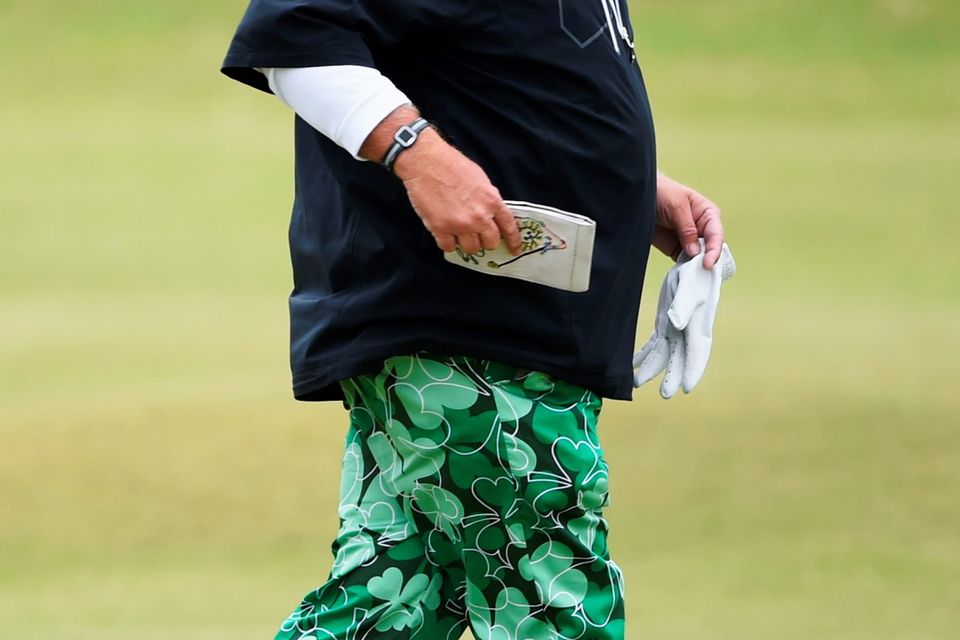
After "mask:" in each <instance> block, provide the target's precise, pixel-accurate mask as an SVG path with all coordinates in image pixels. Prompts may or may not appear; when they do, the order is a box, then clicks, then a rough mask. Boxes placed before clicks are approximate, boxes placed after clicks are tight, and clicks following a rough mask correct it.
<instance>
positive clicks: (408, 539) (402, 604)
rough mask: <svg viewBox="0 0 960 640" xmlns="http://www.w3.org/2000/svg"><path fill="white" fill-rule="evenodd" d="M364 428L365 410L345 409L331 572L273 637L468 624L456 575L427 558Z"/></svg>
mask: <svg viewBox="0 0 960 640" xmlns="http://www.w3.org/2000/svg"><path fill="white" fill-rule="evenodd" d="M371 427H372V423H371V421H370V420H369V413H368V412H367V410H366V409H364V408H362V407H359V408H356V409H355V410H353V411H351V426H350V430H349V433H348V436H347V442H346V447H345V452H344V458H343V470H342V478H341V484H340V494H341V495H340V507H339V515H340V523H341V524H340V531H339V533H338V535H337V539H336V541H335V542H334V544H333V551H334V564H333V568H332V570H331V572H330V577H329V579H328V581H327V582H326V583H325V584H323V585H321V586H320V587H318V588H317V589H315V590H313V591H311V592H310V593H308V594H307V595H306V596H304V598H303V600H302V602H301V603H300V606H299V607H298V608H297V609H296V610H295V611H294V612H293V613H292V614H290V616H288V617H287V619H286V620H284V622H283V624H282V625H281V628H280V631H279V632H278V633H277V635H276V640H307V639H316V640H361V639H376V640H455V639H456V638H459V637H460V636H461V635H462V633H463V631H464V629H465V628H466V626H467V622H466V618H465V616H466V612H465V608H464V604H463V581H462V577H461V579H460V580H459V582H458V581H457V580H456V573H457V572H456V570H454V571H453V572H452V573H449V574H445V573H444V572H442V571H441V567H440V566H439V565H438V561H443V560H444V556H443V555H442V554H441V555H440V556H439V560H438V557H437V555H436V554H435V553H434V554H428V553H427V550H426V549H425V547H424V541H423V539H422V538H421V537H420V535H419V534H418V532H417V531H416V528H415V527H414V525H413V523H412V522H411V520H410V518H409V516H410V512H409V506H408V505H405V504H404V501H403V499H402V497H399V496H398V495H395V494H393V491H392V488H391V480H390V479H388V477H387V476H385V475H384V474H383V473H382V472H381V470H380V469H379V468H378V467H377V464H376V460H375V459H374V456H373V454H372V453H371V450H370V448H369V446H368V438H369V435H370V434H371ZM447 555H448V556H449V555H450V554H447ZM428 556H432V557H428ZM450 559H451V560H452V559H454V558H452V557H451V558H450ZM461 573H462V572H461Z"/></svg>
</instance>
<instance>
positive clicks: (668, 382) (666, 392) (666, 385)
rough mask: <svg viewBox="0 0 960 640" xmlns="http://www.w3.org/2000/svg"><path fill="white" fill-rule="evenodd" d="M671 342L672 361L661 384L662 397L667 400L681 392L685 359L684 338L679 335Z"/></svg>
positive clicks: (668, 364)
mask: <svg viewBox="0 0 960 640" xmlns="http://www.w3.org/2000/svg"><path fill="white" fill-rule="evenodd" d="M669 342H670V359H669V361H668V362H667V374H666V375H665V376H663V382H662V383H661V384H660V395H661V396H662V397H663V398H665V399H667V400H669V399H670V398H672V397H673V396H674V395H676V393H677V391H679V390H680V383H681V381H682V379H683V363H684V359H685V358H684V350H685V347H684V344H683V336H681V335H680V334H679V333H677V334H675V335H674V336H672V337H671V338H670V339H669Z"/></svg>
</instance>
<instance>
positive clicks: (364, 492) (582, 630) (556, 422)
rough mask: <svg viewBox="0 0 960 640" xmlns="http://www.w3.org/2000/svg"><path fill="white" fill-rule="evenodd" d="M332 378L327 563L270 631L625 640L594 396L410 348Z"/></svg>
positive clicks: (286, 635)
mask: <svg viewBox="0 0 960 640" xmlns="http://www.w3.org/2000/svg"><path fill="white" fill-rule="evenodd" d="M343 388H344V392H345V395H346V404H347V406H348V407H349V408H350V416H351V437H350V438H349V439H348V443H347V449H346V454H345V457H344V473H343V483H342V496H341V503H342V504H341V510H340V517H341V519H342V522H343V526H342V527H341V533H340V536H339V537H338V539H337V543H336V545H335V551H336V561H335V564H334V569H333V572H332V574H331V580H330V581H329V582H328V583H327V584H326V585H324V586H323V587H320V588H319V589H317V590H316V591H315V592H313V593H311V594H309V595H308V596H307V597H306V598H305V599H304V602H303V605H302V606H301V607H300V609H299V610H298V611H297V612H295V613H294V614H293V615H292V616H291V617H290V618H289V619H288V620H287V622H286V623H285V624H284V629H283V630H282V631H281V634H280V635H278V638H281V639H282V640H296V639H299V638H331V639H335V640H340V639H341V638H344V639H346V638H350V639H353V638H377V639H381V640H384V639H390V638H423V639H425V638H437V639H442V640H449V639H452V638H457V637H459V635H460V633H461V631H462V630H463V628H464V626H465V620H464V616H465V615H468V616H469V621H470V625H471V627H472V628H473V631H474V635H476V636H477V638H478V640H488V639H489V640H547V639H555V638H578V639H583V640H622V639H623V635H624V627H623V598H622V577H621V574H620V571H619V569H618V568H617V566H616V565H615V564H614V563H613V562H612V561H611V560H610V557H609V553H608V551H607V545H606V536H607V525H606V521H605V520H604V518H603V514H602V509H603V507H604V506H605V505H606V504H607V496H608V493H607V466H606V462H605V461H604V458H603V452H602V449H601V448H600V443H599V440H598V439H597V431H596V426H597V417H598V415H599V411H600V404H601V402H600V399H599V398H598V397H597V396H596V395H594V394H593V393H591V392H589V391H586V390H584V389H583V388H581V387H577V386H575V385H570V384H567V383H564V382H562V381H556V380H553V379H551V378H550V377H548V376H545V375H543V374H539V373H535V372H520V371H518V370H516V369H515V368H513V367H509V366H505V365H501V364H497V363H493V362H489V361H483V360H477V359H474V358H439V359H438V358H430V357H421V356H411V357H399V358H391V359H389V360H388V361H387V362H386V363H385V367H384V369H383V370H382V371H381V372H380V373H378V374H376V375H365V376H357V377H356V378H352V379H350V380H348V381H345V382H344V385H343ZM324 634H326V635H324Z"/></svg>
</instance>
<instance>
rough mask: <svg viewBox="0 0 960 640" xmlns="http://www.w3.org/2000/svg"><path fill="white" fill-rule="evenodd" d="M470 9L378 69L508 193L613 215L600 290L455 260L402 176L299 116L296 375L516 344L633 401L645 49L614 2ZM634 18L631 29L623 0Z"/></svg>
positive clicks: (527, 354)
mask: <svg viewBox="0 0 960 640" xmlns="http://www.w3.org/2000/svg"><path fill="white" fill-rule="evenodd" d="M607 2H608V3H612V2H615V0H607ZM454 4H456V3H454ZM438 6H439V5H438ZM444 6H446V7H450V6H454V5H453V4H447V5H444ZM456 7H458V8H459V12H457V11H455V12H454V13H453V14H451V15H450V19H449V21H448V22H447V24H446V25H445V27H444V28H442V29H438V28H436V27H435V26H434V27H433V28H431V30H429V31H425V32H422V33H417V30H416V28H415V25H414V26H412V27H411V37H410V38H407V39H405V40H404V41H403V42H402V43H400V44H398V45H395V46H390V47H389V48H374V49H373V54H374V59H375V61H376V64H377V66H378V67H379V68H380V69H381V71H382V72H383V73H384V74H385V75H386V76H388V77H390V78H391V79H392V80H393V81H394V82H395V83H396V84H397V86H398V87H399V88H400V89H401V90H403V91H404V92H405V93H406V94H407V95H408V96H409V97H410V98H411V99H412V100H413V102H414V103H415V104H416V105H417V106H418V107H419V108H420V109H421V111H422V112H423V113H424V115H425V116H426V117H428V118H429V119H431V120H432V121H434V122H435V123H437V125H438V126H439V128H440V130H441V131H442V132H443V134H444V135H445V136H446V137H447V138H448V140H449V141H450V142H451V143H453V144H454V145H456V146H457V147H458V148H459V149H461V150H462V151H463V152H464V153H465V154H466V155H467V156H468V157H470V158H472V159H473V160H475V161H476V162H478V164H480V166H482V167H483V168H484V169H485V170H486V172H487V174H488V175H489V176H490V178H491V180H492V181H493V183H494V184H495V185H496V186H497V187H498V188H499V189H500V192H501V193H502V194H503V196H504V197H505V198H511V199H519V200H528V201H534V202H540V203H543V204H548V205H552V206H556V207H559V208H562V209H566V210H569V211H573V212H576V213H580V214H583V215H587V216H590V217H592V218H594V219H595V220H597V224H598V226H597V246H596V250H595V259H594V264H593V277H592V279H591V288H590V291H589V292H587V293H584V294H569V293H567V292H563V291H558V290H554V289H549V288H547V287H542V286H537V285H530V284H528V283H522V282H519V281H512V280H507V279H501V278H490V277H489V276H483V275H480V274H476V273H473V272H470V271H468V270H465V269H460V268H458V267H456V266H453V265H450V264H449V263H446V262H445V261H444V260H443V259H442V256H441V255H440V253H439V251H438V250H437V248H436V246H435V245H434V242H433V239H432V238H431V236H430V234H429V233H427V232H426V230H425V229H424V228H423V226H422V224H419V221H418V220H417V218H416V216H415V214H414V213H413V212H412V210H411V209H410V206H409V202H408V201H407V199H406V194H405V192H404V190H403V188H402V185H401V184H400V183H399V181H397V180H396V179H395V178H393V177H392V176H390V175H389V174H387V173H386V172H384V171H383V170H382V169H381V168H379V167H377V166H375V165H372V164H370V163H358V162H354V161H352V160H350V159H349V157H348V156H346V155H345V154H344V153H343V152H342V150H340V149H338V148H337V147H335V146H334V145H332V144H331V143H329V141H326V140H324V139H323V138H322V136H319V134H316V133H315V132H312V131H311V130H309V127H307V126H306V125H304V124H303V123H302V122H301V123H299V124H298V135H297V138H298V142H297V161H298V198H297V206H296V208H295V212H294V221H293V227H292V229H291V248H292V251H293V259H294V272H295V273H294V275H295V278H296V279H297V289H296V290H295V292H294V295H293V296H292V298H291V304H292V307H291V310H292V312H293V313H292V315H293V320H294V326H293V342H294V344H293V354H292V355H293V361H294V370H295V376H296V372H297V371H298V370H300V371H301V372H309V371H314V370H319V369H321V368H322V369H328V368H329V367H330V366H331V365H330V363H331V362H332V361H338V362H343V360H344V358H346V357H348V356H346V355H344V354H347V353H350V354H354V353H357V352H359V351H362V352H364V353H370V354H373V355H377V354H380V353H383V352H386V351H390V350H392V349H394V348H404V349H409V348H410V347H411V346H416V347H420V346H421V345H423V348H430V349H435V350H447V351H449V350H457V351H458V352H460V353H466V354H468V355H479V356H488V357H491V358H496V357H499V358H500V359H506V354H509V356H510V357H511V358H512V359H509V360H507V361H508V362H511V363H512V364H517V365H520V366H530V367H531V368H540V369H542V370H546V371H548V372H550V373H554V374H556V375H558V376H560V377H564V378H566V379H568V380H570V381H572V382H575V383H578V384H581V385H584V386H588V387H590V388H592V389H594V390H596V391H598V392H599V393H601V394H602V395H608V396H614V397H627V396H628V394H629V392H628V389H629V387H630V380H631V373H630V371H631V370H630V355H631V349H632V346H633V337H634V336H633V334H634V330H635V325H636V314H637V307H638V305H639V298H640V292H641V288H642V283H643V273H644V266H645V264H646V256H647V251H648V249H649V240H650V231H651V227H652V221H653V215H654V200H655V183H656V160H655V151H654V134H653V126H652V122H651V117H650V111H649V106H648V102H647V96H646V91H645V88H644V85H643V80H642V77H641V74H640V71H639V68H638V67H637V65H636V63H635V62H634V60H633V58H632V51H631V49H630V47H629V45H628V43H627V41H626V39H625V38H624V37H621V33H620V30H619V29H618V28H617V27H616V26H615V22H614V21H613V20H612V19H610V20H608V18H607V14H608V13H609V12H611V11H612V9H611V5H609V4H608V5H607V6H606V8H605V6H604V3H603V2H602V1H601V0H595V1H594V0H577V1H573V0H469V1H468V2H465V3H460V4H456ZM620 12H621V15H622V20H623V21H624V23H626V21H627V17H626V2H625V1H624V2H623V4H622V5H621V6H620ZM611 15H613V14H612V13H611ZM612 25H613V26H612ZM626 30H627V27H626V24H624V29H623V30H622V31H626ZM612 33H613V35H611V34H612ZM323 176H328V177H323ZM328 186H329V190H328ZM514 356H515V357H514ZM350 357H351V358H352V356H350ZM337 371H338V372H340V373H343V372H345V371H346V372H349V371H350V368H349V367H346V366H344V367H340V368H338V369H337ZM353 373H355V372H353ZM309 375H312V374H309ZM351 375H352V373H351ZM307 377H308V373H301V378H302V379H306V378H307ZM318 384H320V383H319V381H318ZM306 388H307V384H306V382H305V383H304V385H303V389H305V391H304V392H303V393H304V394H307V393H309V392H308V391H306Z"/></svg>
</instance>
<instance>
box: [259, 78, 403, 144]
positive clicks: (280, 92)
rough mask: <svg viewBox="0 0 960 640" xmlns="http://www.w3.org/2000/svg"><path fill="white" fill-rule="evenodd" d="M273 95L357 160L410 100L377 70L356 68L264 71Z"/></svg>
mask: <svg viewBox="0 0 960 640" xmlns="http://www.w3.org/2000/svg"><path fill="white" fill-rule="evenodd" d="M260 71H261V72H262V73H263V74H264V75H265V76H266V77H267V82H268V83H269V84H270V90H271V91H273V93H274V94H276V95H277V97H279V98H280V99H281V100H283V102H284V103H286V104H287V106H289V107H290V108H291V109H293V110H294V111H295V112H296V114H297V115H298V116H300V117H301V118H302V119H303V120H304V121H306V122H307V123H308V124H309V125H310V126H312V127H313V128H314V129H316V130H317V131H319V132H320V133H322V134H323V135H325V136H327V137H328V138H330V139H331V140H333V141H334V142H335V143H337V144H338V145H340V146H341V147H343V148H344V149H346V150H347V151H348V152H349V153H350V154H351V155H352V156H353V157H354V158H357V159H358V160H362V159H363V158H360V157H359V156H358V155H357V154H358V153H359V152H360V147H361V146H363V143H364V141H365V140H366V139H367V137H368V136H369V135H370V132H371V131H373V130H374V129H376V127H377V125H378V124H380V123H381V122H382V121H383V119H384V118H386V117H387V116H388V115H390V114H391V113H392V112H393V111H394V110H395V109H396V108H397V107H400V106H403V105H405V104H410V99H409V98H408V97H407V96H406V95H404V93H403V92H402V91H400V90H399V89H397V87H396V86H395V85H394V84H393V82H391V81H390V80H389V79H388V78H386V77H384V76H383V74H381V73H380V72H379V71H377V70H376V69H372V68H370V67H362V66H357V65H333V66H328V67H303V68H264V69H260Z"/></svg>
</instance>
